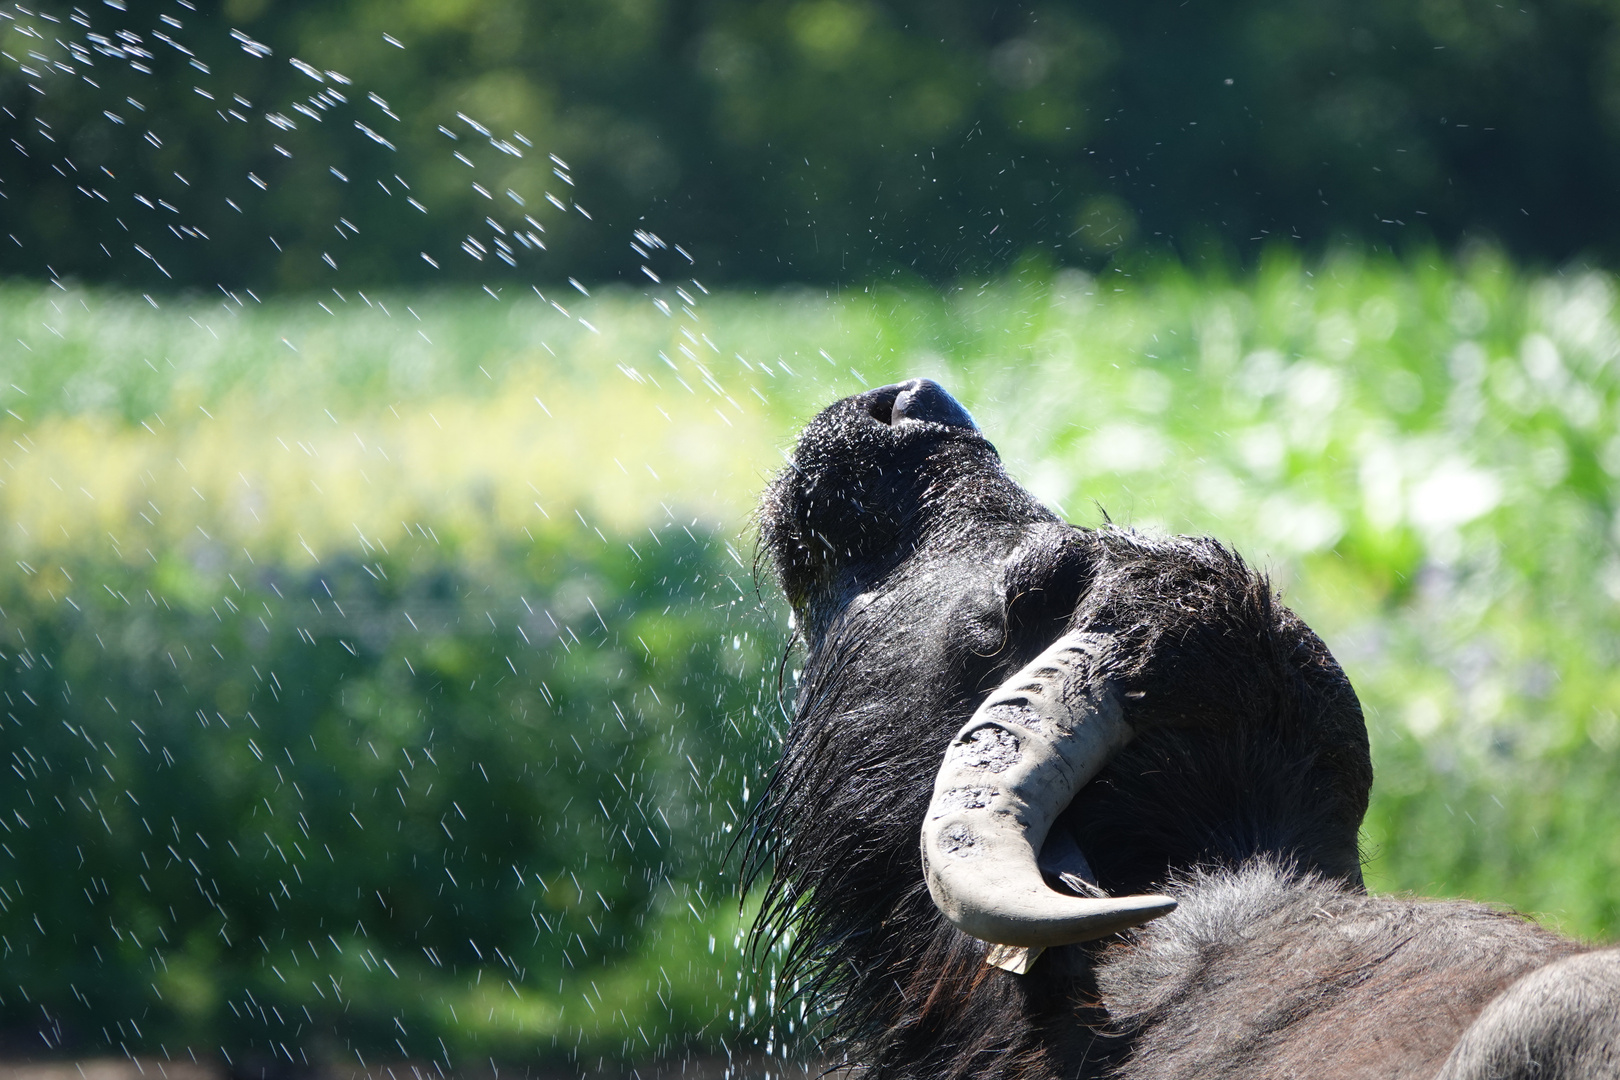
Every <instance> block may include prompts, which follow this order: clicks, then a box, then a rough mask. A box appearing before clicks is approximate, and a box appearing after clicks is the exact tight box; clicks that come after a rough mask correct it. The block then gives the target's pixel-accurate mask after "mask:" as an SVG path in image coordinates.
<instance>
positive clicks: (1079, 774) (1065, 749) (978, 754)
mask: <svg viewBox="0 0 1620 1080" xmlns="http://www.w3.org/2000/svg"><path fill="white" fill-rule="evenodd" d="M1109 641H1110V639H1109V638H1108V637H1106V636H1104V635H1101V634H1092V633H1085V632H1079V631H1076V632H1073V633H1069V634H1066V635H1064V636H1063V637H1061V638H1059V639H1058V640H1057V642H1056V643H1054V644H1053V645H1052V646H1051V647H1050V648H1048V649H1047V650H1046V651H1045V652H1043V653H1041V655H1040V656H1038V657H1036V658H1035V660H1034V661H1033V662H1031V663H1030V664H1029V666H1027V667H1025V668H1024V669H1023V670H1022V671H1020V672H1019V673H1018V674H1016V675H1014V676H1013V677H1012V678H1011V679H1008V680H1007V681H1006V682H1005V683H1003V684H1002V685H1001V687H1000V688H999V689H997V690H996V691H995V692H994V693H992V694H991V695H990V696H989V697H988V698H986V699H985V702H984V704H982V705H980V706H979V708H978V711H977V712H975V713H974V714H973V718H972V719H971V720H969V721H968V722H967V725H966V726H965V727H963V728H962V730H961V731H960V732H958V733H957V736H956V738H955V739H953V740H952V741H951V745H950V747H949V748H947V749H946V751H945V762H944V764H943V765H942V766H941V767H940V770H939V774H938V775H937V776H936V778H935V780H934V798H933V801H932V802H931V803H930V804H929V806H928V814H927V816H926V817H925V818H924V819H923V828H922V851H923V870H924V873H925V875H926V878H927V881H928V891H929V893H930V894H931V895H932V896H933V898H934V903H935V905H936V906H938V908H939V910H940V911H941V912H942V913H944V915H945V917H946V918H947V919H949V920H950V921H951V922H952V923H953V924H955V926H956V927H957V928H958V929H960V930H962V931H963V932H964V933H968V934H971V935H973V936H974V937H976V938H979V939H980V940H983V941H988V942H991V943H994V944H997V945H1011V946H1026V947H1037V946H1048V945H1068V944H1072V943H1074V942H1079V941H1090V940H1092V939H1094V938H1100V937H1107V936H1108V935H1109V934H1113V933H1117V932H1118V931H1120V930H1124V929H1126V928H1128V927H1131V926H1136V925H1139V924H1141V923H1144V922H1147V921H1148V920H1149V919H1155V918H1158V917H1159V916H1160V915H1164V914H1166V913H1167V912H1169V911H1171V910H1173V909H1174V908H1175V906H1176V902H1175V901H1174V900H1172V899H1170V898H1169V897H1168V896H1124V897H1114V898H1106V899H1100V900H1094V899H1086V898H1081V897H1074V896H1065V895H1063V894H1062V893H1058V892H1055V891H1054V890H1052V889H1051V888H1049V887H1048V886H1047V884H1046V882H1045V881H1044V880H1043V879H1042V877H1041V871H1040V868H1039V867H1038V866H1037V864H1036V861H1035V860H1036V855H1037V853H1038V852H1039V851H1040V850H1041V845H1042V844H1044V843H1045V842H1046V834H1047V832H1048V831H1049V830H1050V829H1051V827H1052V822H1053V821H1054V820H1055V819H1056V818H1057V816H1058V814H1060V813H1062V811H1063V809H1064V808H1065V807H1066V806H1068V805H1069V801H1070V800H1071V799H1073V798H1074V796H1075V793H1076V792H1078V791H1079V790H1080V788H1081V787H1082V786H1084V785H1085V783H1086V781H1088V780H1090V779H1091V778H1092V777H1093V776H1095V775H1096V774H1097V773H1098V772H1099V771H1100V770H1101V769H1102V767H1103V766H1104V765H1106V764H1107V763H1108V760H1109V758H1111V757H1112V756H1113V755H1114V754H1115V753H1116V752H1117V751H1118V750H1119V749H1120V748H1121V747H1122V746H1124V745H1125V744H1126V743H1127V742H1129V741H1130V739H1131V736H1132V734H1133V732H1132V730H1131V728H1130V726H1129V725H1128V724H1126V722H1125V717H1124V715H1123V713H1122V711H1121V709H1120V705H1119V700H1118V697H1117V696H1116V695H1115V693H1114V691H1113V689H1112V688H1111V687H1109V686H1108V685H1107V684H1105V683H1104V682H1102V681H1101V680H1100V679H1099V678H1098V677H1097V673H1098V671H1099V669H1100V667H1101V660H1102V658H1103V656H1104V655H1105V652H1106V650H1107V648H1108V646H1109Z"/></svg>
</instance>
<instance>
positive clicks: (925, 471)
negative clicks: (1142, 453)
mask: <svg viewBox="0 0 1620 1080" xmlns="http://www.w3.org/2000/svg"><path fill="white" fill-rule="evenodd" d="M760 529H761V549H762V554H763V555H764V556H765V557H766V558H767V559H768V561H769V562H770V564H771V567H772V568H773V569H774V571H775V574H776V576H777V578H778V580H779V581H780V583H781V586H782V589H783V591H784V592H785V594H786V596H787V599H788V601H789V603H790V604H791V605H792V609H793V613H794V617H795V624H796V627H797V631H798V633H799V634H800V635H802V638H803V644H804V649H805V656H804V666H803V673H802V678H801V680H800V683H799V687H798V691H797V700H796V709H795V714H794V717H793V720H792V723H791V725H790V728H789V731H788V734H787V738H786V742H785V745H784V748H783V751H782V758H781V762H780V764H779V765H778V767H777V769H776V771H775V773H774V775H773V778H772V780H771V782H770V784H769V786H768V789H767V790H766V792H765V793H764V795H763V796H762V798H761V800H760V802H759V805H758V806H757V807H756V808H755V810H754V811H753V815H752V819H751V822H750V824H751V834H750V856H751V857H750V866H751V868H752V870H751V872H752V873H753V874H754V875H756V877H758V878H763V879H766V880H768V887H767V893H766V895H767V900H766V903H765V907H764V910H763V913H762V915H761V927H760V933H762V934H763V935H764V937H765V939H766V940H778V941H782V942H784V943H786V944H785V947H786V949H787V953H788V959H789V969H788V977H789V978H791V979H794V980H797V982H798V984H799V985H800V987H801V992H804V993H808V994H810V995H812V996H813V997H814V998H815V999H816V1000H817V1002H818V1005H819V1008H820V1009H821V1010H822V1011H823V1013H824V1015H825V1016H826V1017H827V1020H826V1022H825V1029H824V1035H825V1036H826V1037H827V1039H828V1041H829V1043H830V1044H831V1045H832V1046H835V1047H839V1048H841V1049H842V1051H843V1052H844V1053H845V1054H846V1055H847V1056H848V1059H849V1061H850V1062H851V1063H853V1064H855V1065H858V1066H859V1067H860V1068H861V1069H862V1070H864V1072H863V1075H866V1076H869V1077H873V1078H877V1077H927V1078H929V1080H936V1078H943V1077H1009V1078H1011V1077H1092V1076H1099V1077H1100V1076H1109V1077H1117V1078H1121V1080H1126V1078H1129V1080H1148V1078H1166V1080H1168V1078H1172V1077H1189V1078H1191V1077H1198V1078H1203V1080H1207V1078H1211V1077H1234V1078H1236V1077H1266V1078H1278V1077H1292V1076H1299V1077H1313V1078H1325V1077H1369V1078H1370V1077H1379V1078H1382V1080H1387V1078H1390V1077H1413V1078H1418V1077H1422V1078H1430V1077H1440V1078H1445V1080H1462V1078H1470V1080H1475V1078H1480V1080H1483V1078H1487V1077H1491V1078H1507V1077H1514V1078H1518V1077H1524V1078H1528V1077H1531V1076H1535V1077H1538V1078H1541V1080H1550V1078H1553V1077H1598V1076H1602V1077H1620V950H1609V951H1596V950H1594V949H1592V948H1591V947H1590V946H1586V945H1582V944H1580V943H1577V942H1574V941H1569V940H1566V939H1564V938H1561V937H1559V936H1557V935H1555V934H1553V933H1551V932H1550V931H1548V930H1545V929H1543V928H1541V927H1540V926H1538V925H1536V924H1535V923H1533V922H1530V921H1528V920H1526V919H1524V918H1522V917H1520V916H1518V915H1514V914H1511V913H1507V912H1503V911H1500V910H1497V909H1494V908H1490V907H1484V906H1481V905H1478V904H1473V903H1466V902H1459V901H1437V900H1416V899H1409V898H1404V897H1383V896H1369V895H1368V894H1367V893H1366V891H1365V889H1364V888H1363V884H1362V877H1361V870H1360V857H1359V851H1358V848H1357V830H1358V828H1359V825H1360V823H1361V818H1362V815H1363V813H1364V811H1365V810H1366V806H1367V793H1368V789H1369V787H1370V785H1371V783H1372V765H1371V760H1370V757H1369V754H1368V747H1367V733H1366V727H1365V724H1364V722H1363V719H1362V715H1361V708H1360V704H1359V703H1358V701H1357V699H1356V695H1355V693H1354V691H1353V690H1352V689H1351V686H1350V683H1349V681H1348V680H1347V679H1346V678H1345V675H1344V673H1343V671H1342V670H1340V668H1339V665H1338V664H1337V663H1336V662H1335V661H1334V659H1333V657H1332V655H1331V654H1330V653H1329V652H1328V650H1327V648H1326V646H1324V645H1323V643H1322V642H1321V640H1320V639H1319V638H1317V636H1316V635H1315V634H1313V633H1312V632H1311V630H1310V629H1309V628H1308V627H1307V626H1306V625H1305V624H1304V623H1303V622H1301V621H1300V619H1299V618H1298V617H1297V616H1295V615H1294V614H1293V613H1292V612H1290V611H1289V610H1288V609H1287V608H1286V607H1284V606H1283V605H1282V604H1281V603H1280V602H1279V601H1278V599H1277V597H1276V596H1275V594H1274V593H1273V592H1272V590H1271V588H1270V586H1269V585H1268V583H1267V582H1266V580H1265V578H1264V577H1262V576H1260V575H1257V574H1256V573H1255V572H1254V571H1252V570H1251V569H1250V568H1249V567H1248V566H1246V565H1245V564H1244V562H1243V560H1242V559H1240V558H1239V557H1238V556H1237V555H1236V554H1234V553H1233V552H1232V551H1230V550H1228V549H1227V548H1225V547H1223V546H1222V545H1221V544H1219V543H1217V542H1215V541H1213V540H1208V539H1196V538H1187V537H1159V536H1148V535H1143V534H1140V533H1136V532H1133V531H1131V530H1128V529H1121V528H1115V527H1112V526H1110V527H1106V528H1102V529H1097V530H1091V529H1082V528H1077V527H1075V526H1072V525H1069V524H1066V523H1064V522H1063V521H1061V520H1060V519H1059V518H1057V517H1056V516H1054V515H1053V514H1052V513H1051V511H1049V510H1048V509H1047V508H1046V507H1044V506H1043V505H1041V503H1039V502H1038V501H1037V500H1036V499H1034V498H1033V497H1032V496H1030V495H1029V494H1028V493H1027V492H1025V491H1024V490H1023V489H1022V488H1021V487H1019V486H1018V485H1017V484H1016V483H1014V482H1013V481H1012V480H1011V479H1009V478H1008V476H1007V475H1006V473H1004V472H1003V471H1002V468H1001V465H1000V460H999V458H998V456H997V454H996V451H995V448H994V447H993V446H991V444H990V443H989V442H988V441H987V440H986V439H985V438H984V436H983V435H981V434H980V432H979V430H978V429H977V427H976V426H975V425H974V423H973V420H972V419H971V418H970V417H969V415H968V413H967V412H966V410H964V409H963V408H962V406H961V405H959V404H958V403H957V402H956V401H955V400H953V399H952V398H951V397H950V395H949V394H947V393H946V392H945V391H944V390H943V389H941V388H940V387H939V386H938V385H937V384H935V383H933V382H930V381H927V380H913V381H911V382H906V383H901V384H898V385H895V386H887V387H884V388H882V389H879V390H873V391H870V392H868V393H864V394H860V395H858V396H855V397H851V398H848V399H845V400H843V401H839V402H837V403H836V404H834V405H832V406H831V407H829V408H828V409H826V410H825V411H824V412H822V413H821V414H820V415H818V416H817V417H815V419H813V420H812V421H811V422H810V423H809V425H808V426H807V427H806V428H805V430H804V432H803V434H802V435H801V436H800V438H799V441H798V445H797V448H796V450H795V452H794V454H793V456H792V459H791V463H790V465H789V467H788V468H787V469H786V470H785V471H784V472H783V473H782V474H781V476H780V477H779V478H778V479H777V480H776V481H775V482H774V483H773V484H772V486H771V487H770V489H769V491H768V493H767V494H766V496H765V498H764V501H763V506H762V509H761V513H760Z"/></svg>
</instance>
